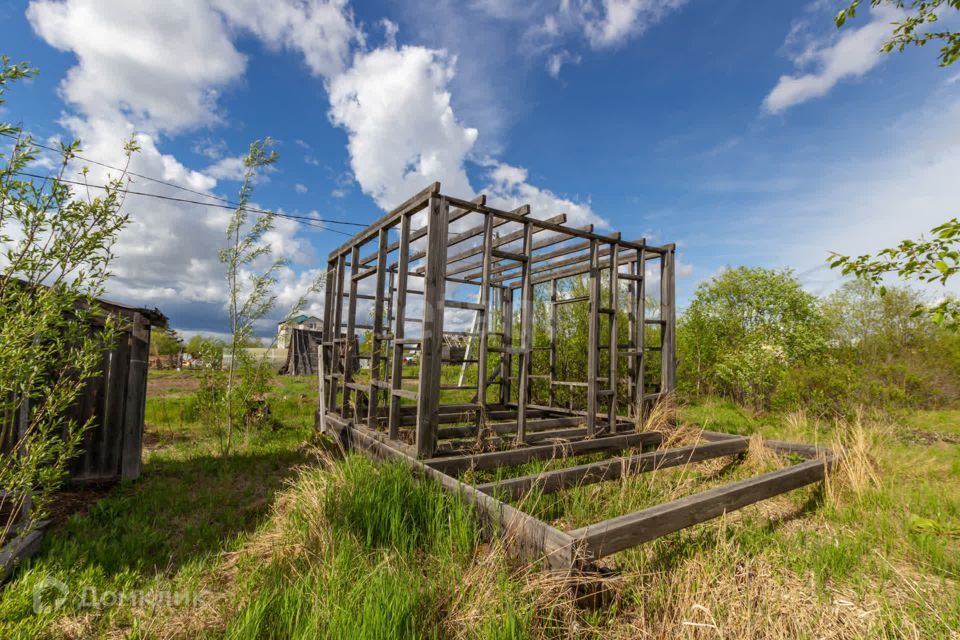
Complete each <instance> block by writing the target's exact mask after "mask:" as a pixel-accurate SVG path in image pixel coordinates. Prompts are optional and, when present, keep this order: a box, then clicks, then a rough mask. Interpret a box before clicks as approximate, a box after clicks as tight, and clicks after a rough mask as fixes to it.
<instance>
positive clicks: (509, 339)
mask: <svg viewBox="0 0 960 640" xmlns="http://www.w3.org/2000/svg"><path fill="white" fill-rule="evenodd" d="M500 306H501V308H502V312H501V315H502V316H503V318H502V320H501V324H502V325H503V326H502V327H501V328H502V329H503V336H502V338H501V340H500V343H501V345H502V346H503V347H505V348H506V349H511V348H513V289H511V288H510V287H509V286H508V287H505V288H503V289H501V290H500ZM512 377H513V359H512V356H511V355H510V353H508V352H506V351H503V352H501V353H500V404H508V403H509V402H510V382H511V378H512Z"/></svg>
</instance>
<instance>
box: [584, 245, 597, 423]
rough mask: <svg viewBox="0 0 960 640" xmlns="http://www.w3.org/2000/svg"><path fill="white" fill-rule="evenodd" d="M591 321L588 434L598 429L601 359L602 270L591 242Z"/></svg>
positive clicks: (588, 358) (589, 329) (588, 367)
mask: <svg viewBox="0 0 960 640" xmlns="http://www.w3.org/2000/svg"><path fill="white" fill-rule="evenodd" d="M589 273H590V285H589V286H590V319H589V326H588V330H587V434H588V435H589V436H593V435H594V434H595V433H596V429H597V369H598V361H599V359H600V269H599V262H598V256H597V241H596V240H595V239H592V240H590V272H589Z"/></svg>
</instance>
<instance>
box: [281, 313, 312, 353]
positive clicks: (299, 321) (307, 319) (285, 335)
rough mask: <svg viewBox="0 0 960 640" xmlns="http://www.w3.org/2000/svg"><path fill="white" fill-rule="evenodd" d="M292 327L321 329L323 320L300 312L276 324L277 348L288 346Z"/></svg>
mask: <svg viewBox="0 0 960 640" xmlns="http://www.w3.org/2000/svg"><path fill="white" fill-rule="evenodd" d="M292 329H309V330H310V331H322V330H323V320H321V319H320V318H317V317H315V316H308V315H306V314H304V313H301V314H300V315H298V316H293V317H292V318H288V319H287V320H284V321H283V322H281V323H279V324H278V325H277V349H286V348H287V347H289V346H290V335H291V330H292Z"/></svg>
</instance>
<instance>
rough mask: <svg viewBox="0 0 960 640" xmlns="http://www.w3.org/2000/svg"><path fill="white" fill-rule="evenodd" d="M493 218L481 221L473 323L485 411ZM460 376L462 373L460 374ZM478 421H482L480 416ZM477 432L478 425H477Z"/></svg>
mask: <svg viewBox="0 0 960 640" xmlns="http://www.w3.org/2000/svg"><path fill="white" fill-rule="evenodd" d="M493 220H494V219H493V217H492V216H484V221H483V246H482V252H483V259H482V276H483V277H482V278H481V279H480V306H481V307H483V310H482V311H480V312H479V313H478V314H477V318H476V321H475V324H476V323H479V326H478V328H479V330H480V341H479V345H478V353H477V400H478V401H479V403H480V406H481V407H482V408H483V409H484V412H485V411H486V407H487V376H488V375H489V374H488V373H487V368H488V362H489V350H488V349H489V347H488V345H487V340H488V339H489V337H490V336H489V333H490V262H491V257H490V251H491V247H492V245H493ZM461 376H462V372H461ZM480 419H483V415H482V414H481V417H480ZM477 427H478V430H479V427H480V424H479V422H478V424H477Z"/></svg>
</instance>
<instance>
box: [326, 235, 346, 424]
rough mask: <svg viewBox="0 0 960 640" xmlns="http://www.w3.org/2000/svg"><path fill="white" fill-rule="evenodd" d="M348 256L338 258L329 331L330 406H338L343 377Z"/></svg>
mask: <svg viewBox="0 0 960 640" xmlns="http://www.w3.org/2000/svg"><path fill="white" fill-rule="evenodd" d="M345 255H346V254H343V253H341V254H340V255H339V256H337V275H336V284H335V286H334V288H333V291H334V297H333V317H332V322H331V323H330V325H331V326H330V328H329V331H331V333H332V337H331V341H332V343H333V349H332V353H331V356H332V357H331V358H330V376H331V377H330V391H329V393H330V402H329V404H328V406H330V407H336V406H337V387H338V386H339V378H338V375H343V367H342V366H341V365H342V364H343V363H342V358H343V337H342V334H343V332H342V325H343V278H344V272H345V271H346V268H347V267H346V257H345Z"/></svg>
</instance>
